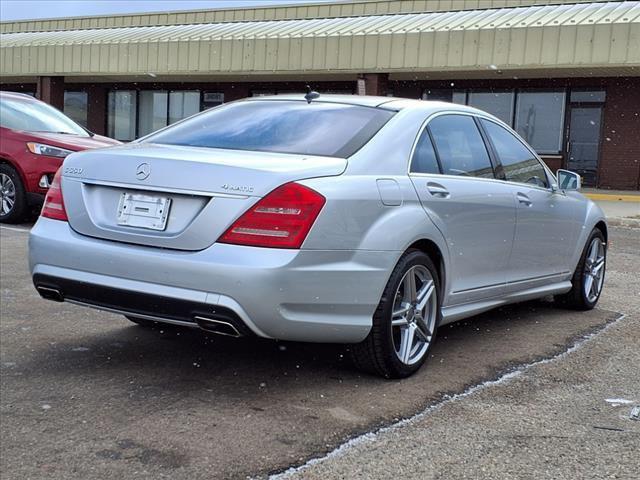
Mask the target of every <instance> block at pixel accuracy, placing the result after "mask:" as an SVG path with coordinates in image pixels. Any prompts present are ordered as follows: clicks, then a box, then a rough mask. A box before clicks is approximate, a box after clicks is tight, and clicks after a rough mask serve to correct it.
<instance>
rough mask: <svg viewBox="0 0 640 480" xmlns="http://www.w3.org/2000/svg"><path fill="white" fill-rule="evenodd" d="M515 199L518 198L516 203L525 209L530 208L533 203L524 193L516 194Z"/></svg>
mask: <svg viewBox="0 0 640 480" xmlns="http://www.w3.org/2000/svg"><path fill="white" fill-rule="evenodd" d="M516 197H518V202H519V203H521V204H523V205H526V206H527V207H530V206H531V205H532V204H533V202H532V201H531V200H530V199H529V197H527V196H526V195H525V194H524V193H522V192H518V193H517V195H516Z"/></svg>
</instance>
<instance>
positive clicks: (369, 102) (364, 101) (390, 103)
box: [241, 93, 486, 115]
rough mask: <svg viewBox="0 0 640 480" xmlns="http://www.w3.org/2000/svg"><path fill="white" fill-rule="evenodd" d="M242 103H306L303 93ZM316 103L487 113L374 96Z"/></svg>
mask: <svg viewBox="0 0 640 480" xmlns="http://www.w3.org/2000/svg"><path fill="white" fill-rule="evenodd" d="M241 101H297V102H303V101H306V100H305V98H304V94H303V93H297V94H283V95H265V96H260V97H249V98H246V99H243V100H241ZM312 102H314V103H340V104H344V105H359V106H363V107H374V108H383V109H386V110H395V111H399V110H404V109H418V110H423V111H425V112H427V111H432V112H437V111H445V110H446V111H460V112H467V113H474V114H483V115H486V113H485V112H483V111H481V110H478V109H476V108H473V107H468V106H466V105H459V104H457V103H450V102H441V101H433V100H416V99H411V98H400V97H379V96H372V95H334V94H323V93H320V96H319V97H318V98H317V99H314V100H312Z"/></svg>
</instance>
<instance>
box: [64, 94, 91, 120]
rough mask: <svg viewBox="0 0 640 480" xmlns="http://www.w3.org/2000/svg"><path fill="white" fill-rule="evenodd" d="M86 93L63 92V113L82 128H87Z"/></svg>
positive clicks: (87, 99) (87, 98)
mask: <svg viewBox="0 0 640 480" xmlns="http://www.w3.org/2000/svg"><path fill="white" fill-rule="evenodd" d="M88 102H89V97H88V95H87V92H64V109H63V110H64V113H65V115H66V116H67V117H69V118H70V119H71V120H73V121H75V122H76V123H79V124H80V125H82V126H83V127H86V126H87V104H88Z"/></svg>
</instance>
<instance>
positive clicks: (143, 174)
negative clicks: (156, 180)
mask: <svg viewBox="0 0 640 480" xmlns="http://www.w3.org/2000/svg"><path fill="white" fill-rule="evenodd" d="M150 173H151V167H150V166H149V164H148V163H141V164H140V165H138V168H136V178H137V179H138V180H146V179H147V177H148V176H149V174H150Z"/></svg>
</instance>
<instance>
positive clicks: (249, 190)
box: [222, 183, 253, 193]
mask: <svg viewBox="0 0 640 480" xmlns="http://www.w3.org/2000/svg"><path fill="white" fill-rule="evenodd" d="M222 188H223V189H224V190H229V191H232V192H240V193H253V187H249V186H246V185H229V184H228V183H225V184H224V185H222Z"/></svg>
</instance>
